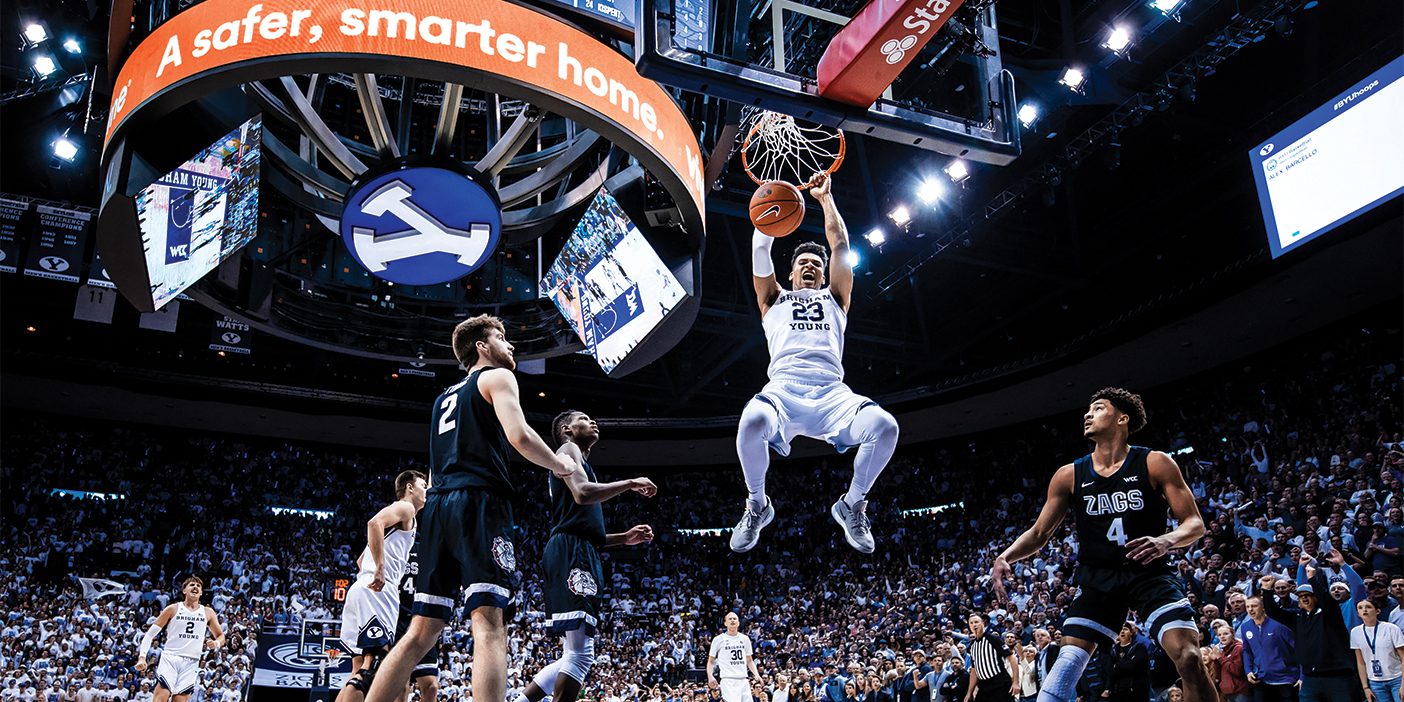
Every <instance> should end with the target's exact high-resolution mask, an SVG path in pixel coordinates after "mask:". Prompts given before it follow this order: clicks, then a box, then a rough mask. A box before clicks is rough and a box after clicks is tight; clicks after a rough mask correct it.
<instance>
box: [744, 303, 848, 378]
mask: <svg viewBox="0 0 1404 702" xmlns="http://www.w3.org/2000/svg"><path fill="white" fill-rule="evenodd" d="M761 323H762V325H763V326H764V327H765V342H766V345H768V346H769V347H770V368H769V369H768V371H767V372H768V374H769V376H770V379H771V380H775V379H777V378H794V379H800V380H804V381H806V382H810V383H816V384H819V383H830V382H832V383H838V382H842V381H843V331H844V328H845V327H847V325H848V315H847V314H846V313H845V312H844V311H843V308H842V307H840V306H839V303H838V300H835V299H834V296H833V294H831V293H830V292H829V290H828V289H827V288H825V289H821V290H811V289H802V290H795V291H792V292H791V291H787V292H783V293H781V294H780V297H778V298H776V300H775V304H773V305H771V306H770V309H769V310H766V313H765V317H764V318H762V320H761Z"/></svg>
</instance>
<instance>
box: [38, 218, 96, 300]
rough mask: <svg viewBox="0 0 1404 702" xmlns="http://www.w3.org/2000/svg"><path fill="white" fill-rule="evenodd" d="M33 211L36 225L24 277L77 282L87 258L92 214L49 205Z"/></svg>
mask: <svg viewBox="0 0 1404 702" xmlns="http://www.w3.org/2000/svg"><path fill="white" fill-rule="evenodd" d="M34 211H35V212H36V213H37V214H38V215H39V225H38V228H37V229H36V230H35V232H34V236H33V237H32V238H31V239H30V242H29V253H28V254H27V255H26V256H25V263H24V274H25V275H29V276H34V277H36V278H48V279H50V280H62V281H66V282H69V283H76V282H78V271H79V269H80V268H81V266H82V264H83V261H84V259H85V258H86V257H87V254H88V229H89V228H90V226H91V225H92V221H93V215H92V213H91V212H83V211H81V210H70V209H68V208H64V207H54V206H52V205H37V206H36V207H35V208H34Z"/></svg>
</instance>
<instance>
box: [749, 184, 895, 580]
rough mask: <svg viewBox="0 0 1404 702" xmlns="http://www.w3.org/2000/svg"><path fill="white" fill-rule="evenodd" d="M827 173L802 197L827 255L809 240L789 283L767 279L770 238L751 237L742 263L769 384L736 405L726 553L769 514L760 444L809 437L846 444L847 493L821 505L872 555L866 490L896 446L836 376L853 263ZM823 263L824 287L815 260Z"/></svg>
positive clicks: (764, 450) (875, 410)
mask: <svg viewBox="0 0 1404 702" xmlns="http://www.w3.org/2000/svg"><path fill="white" fill-rule="evenodd" d="M830 185H831V183H830V181H829V176H827V175H820V176H817V177H816V179H815V181H814V186H813V187H812V188H810V191H809V193H810V194H811V195H813V196H814V199H815V200H817V201H818V202H819V204H820V206H821V207H823V209H824V233H825V236H826V237H827V238H828V240H829V251H828V252H827V253H826V252H825V251H824V247H823V246H820V245H819V244H816V243H813V242H804V243H802V244H800V245H799V246H797V247H796V248H795V254H794V257H793V259H792V260H791V261H790V285H791V286H792V287H793V290H785V289H784V288H782V287H780V284H779V283H778V282H776V279H775V262H774V261H773V260H772V258H771V254H770V247H771V244H772V243H774V241H775V240H774V239H773V238H771V237H769V236H766V235H764V234H761V233H760V232H756V233H755V234H754V235H753V236H752V237H751V265H752V270H753V273H754V274H755V275H754V278H753V281H752V282H754V283H755V288H756V304H757V305H759V306H760V313H761V324H762V326H764V327H765V341H766V344H767V345H768V346H769V347H770V368H769V371H768V373H769V376H770V382H769V383H767V384H766V386H765V388H764V389H763V390H761V392H760V394H758V395H756V396H755V397H754V398H752V399H751V401H750V402H748V403H746V408H745V409H744V410H742V412H741V425H740V427H739V428H738V429H737V432H736V453H737V454H738V455H739V456H740V459H741V469H742V471H743V472H744V473H745V474H746V490H747V492H748V493H749V494H748V495H747V499H746V511H745V513H744V514H742V516H741V521H740V523H738V524H737V525H736V530H735V531H733V532H732V533H731V549H732V550H733V551H738V552H742V551H749V550H751V549H752V548H753V547H754V546H755V545H756V542H757V541H759V540H760V530H761V529H762V528H763V527H764V526H765V525H767V524H769V523H770V522H771V520H773V519H774V518H775V508H774V507H773V506H771V504H770V498H769V497H767V496H766V494H765V474H766V471H768V470H769V469H770V449H775V452H776V453H778V454H780V455H781V456H787V455H789V453H790V441H791V440H792V439H794V438H795V437H796V436H809V437H813V438H815V439H820V440H822V441H827V442H829V443H831V444H833V445H834V448H836V449H838V451H839V452H840V453H842V452H844V451H847V450H848V449H850V448H853V447H854V446H857V447H858V454H857V456H855V457H854V459H853V480H852V482H850V483H849V486H848V492H847V493H845V494H844V495H843V496H842V497H840V498H839V499H838V501H837V502H835V503H834V504H833V506H832V507H831V508H829V514H831V515H832V516H833V518H834V521H836V522H838V524H839V526H840V527H842V528H843V535H844V539H845V540H847V541H848V545H850V546H852V547H853V548H856V549H858V550H859V551H862V552H863V553H872V552H873V549H874V548H875V544H874V542H873V533H872V528H871V526H870V524H869V521H868V515H867V506H868V491H869V490H871V489H872V487H873V483H874V482H875V481H876V480H877V477H878V475H879V474H881V473H882V470H883V468H886V467H887V462H888V460H890V459H891V458H892V452H893V450H894V449H896V448H897V420H895V419H893V418H892V415H891V414H888V413H887V412H886V411H885V410H883V409H882V408H881V407H878V405H877V403H875V402H873V401H872V400H869V399H868V398H866V397H863V396H862V395H858V394H855V393H854V392H853V391H852V390H849V389H848V386H847V385H845V384H844V382H843V332H844V329H845V328H846V327H847V325H848V306H849V303H850V302H851V301H852V294H853V267H852V266H851V265H849V262H848V254H849V248H848V228H847V226H846V225H844V223H843V217H842V216H840V215H839V213H838V208H837V207H836V206H835V205H834V198H833V194H832V193H831V192H830ZM826 258H827V259H828V261H827V264H828V283H829V284H828V287H827V288H826V287H825V286H824V283H825V280H824V278H825V275H824V268H825V259H826Z"/></svg>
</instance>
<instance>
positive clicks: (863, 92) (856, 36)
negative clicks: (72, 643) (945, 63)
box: [816, 0, 965, 107]
mask: <svg viewBox="0 0 1404 702" xmlns="http://www.w3.org/2000/svg"><path fill="white" fill-rule="evenodd" d="M964 1H965V0H870V1H869V2H868V4H867V5H865V6H864V7H863V9H862V10H859V12H858V14H856V15H854V16H853V19H852V20H850V21H849V22H848V24H847V25H845V26H844V28H843V29H840V30H839V33H838V34H836V35H834V40H833V41H832V42H831V43H830V44H829V48H828V49H826V50H825V51H824V55H823V56H821V57H820V58H819V67H818V69H817V71H816V73H817V74H818V78H819V94H820V95H822V96H824V97H826V98H829V99H830V100H837V101H838V102H843V103H847V104H849V105H855V106H857V107H868V106H869V105H872V104H873V102H874V101H876V100H877V99H878V96H880V95H882V91H884V90H886V89H887V86H889V85H892V81H894V80H897V76H898V75H899V74H901V73H902V69H904V68H906V67H907V66H908V64H910V63H911V62H912V61H915V60H916V57H917V54H919V53H921V49H922V47H924V46H926V43H927V42H929V41H931V39H932V37H935V36H936V33H937V32H939V31H941V27H943V26H945V24H946V22H948V21H949V20H950V19H951V17H952V16H954V15H955V12H956V10H958V9H960V6H961V3H963V2H964Z"/></svg>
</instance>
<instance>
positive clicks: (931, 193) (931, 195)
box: [917, 178, 946, 205]
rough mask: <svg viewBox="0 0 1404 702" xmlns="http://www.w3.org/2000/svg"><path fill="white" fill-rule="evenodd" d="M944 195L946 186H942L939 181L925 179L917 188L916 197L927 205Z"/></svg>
mask: <svg viewBox="0 0 1404 702" xmlns="http://www.w3.org/2000/svg"><path fill="white" fill-rule="evenodd" d="M945 194H946V186H944V185H942V184H941V181H939V180H936V179H935V178H927V179H926V180H923V181H921V185H919V186H917V197H918V198H920V199H921V201H922V202H923V203H926V204H928V205H930V204H932V203H934V202H936V201H937V200H939V199H941V196H942V195H945Z"/></svg>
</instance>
